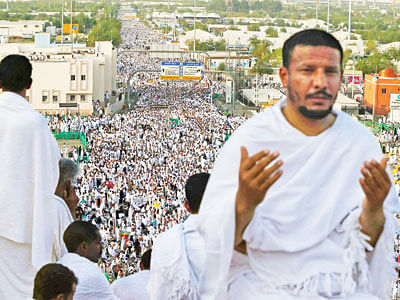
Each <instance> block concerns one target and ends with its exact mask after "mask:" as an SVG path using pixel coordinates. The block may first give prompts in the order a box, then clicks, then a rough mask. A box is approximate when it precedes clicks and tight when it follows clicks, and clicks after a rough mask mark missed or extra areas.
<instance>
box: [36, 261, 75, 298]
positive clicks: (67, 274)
mask: <svg viewBox="0 0 400 300" xmlns="http://www.w3.org/2000/svg"><path fill="white" fill-rule="evenodd" d="M74 283H75V284H78V279H77V278H76V277H75V274H74V272H72V271H71V270H70V269H68V268H67V267H65V266H63V265H61V264H47V265H44V266H43V267H42V268H41V269H40V270H39V271H38V272H37V273H36V276H35V280H34V286H33V299H36V300H50V299H53V298H55V297H56V296H57V295H60V294H63V295H65V298H66V297H68V296H69V294H70V293H71V292H72V288H73V285H74Z"/></svg>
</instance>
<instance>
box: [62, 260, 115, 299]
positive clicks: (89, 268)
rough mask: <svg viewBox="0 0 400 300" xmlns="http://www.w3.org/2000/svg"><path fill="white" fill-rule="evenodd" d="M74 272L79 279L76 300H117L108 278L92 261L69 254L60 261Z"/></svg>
mask: <svg viewBox="0 0 400 300" xmlns="http://www.w3.org/2000/svg"><path fill="white" fill-rule="evenodd" d="M58 263H59V264H62V265H64V266H66V267H67V268H69V269H70V270H72V271H73V272H74V274H75V276H76V277H77V278H78V285H77V287H76V292H75V295H74V299H75V300H115V299H118V298H116V297H115V296H114V294H113V292H112V290H111V287H110V285H109V284H108V281H107V279H106V276H105V275H104V274H103V273H102V272H101V270H100V268H99V267H98V266H97V265H96V264H95V263H93V262H91V261H90V260H88V259H87V258H85V257H82V256H80V255H78V254H75V253H67V254H65V255H64V256H63V257H61V259H60V260H59V261H58Z"/></svg>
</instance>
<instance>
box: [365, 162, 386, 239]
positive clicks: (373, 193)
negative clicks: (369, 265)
mask: <svg viewBox="0 0 400 300" xmlns="http://www.w3.org/2000/svg"><path fill="white" fill-rule="evenodd" d="M387 161H388V159H387V158H383V159H382V160H381V162H380V163H378V162H377V161H375V160H372V161H370V162H365V163H364V167H363V168H362V169H361V174H362V175H363V178H361V179H360V184H361V187H362V189H363V191H364V194H365V199H364V202H363V205H362V212H361V215H360V220H359V221H360V225H361V231H362V232H363V233H365V234H366V235H368V236H369V237H370V238H371V240H370V241H369V243H370V244H371V245H372V246H375V245H376V242H377V241H378V239H379V237H380V235H381V233H382V231H383V226H384V224H385V215H384V213H383V202H384V201H385V198H386V196H387V195H388V193H389V191H390V187H391V184H392V183H391V180H390V177H389V175H388V174H387V173H386V164H387Z"/></svg>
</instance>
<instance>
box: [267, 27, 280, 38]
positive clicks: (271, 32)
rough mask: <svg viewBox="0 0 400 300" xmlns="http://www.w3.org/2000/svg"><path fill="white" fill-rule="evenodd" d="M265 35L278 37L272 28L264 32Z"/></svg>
mask: <svg viewBox="0 0 400 300" xmlns="http://www.w3.org/2000/svg"><path fill="white" fill-rule="evenodd" d="M265 34H266V35H267V37H278V31H277V30H276V29H275V28H272V27H268V28H267V29H266V30H265Z"/></svg>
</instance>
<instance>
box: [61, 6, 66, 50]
mask: <svg viewBox="0 0 400 300" xmlns="http://www.w3.org/2000/svg"><path fill="white" fill-rule="evenodd" d="M61 5H62V7H61V45H62V44H64V6H65V3H64V0H61Z"/></svg>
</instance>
